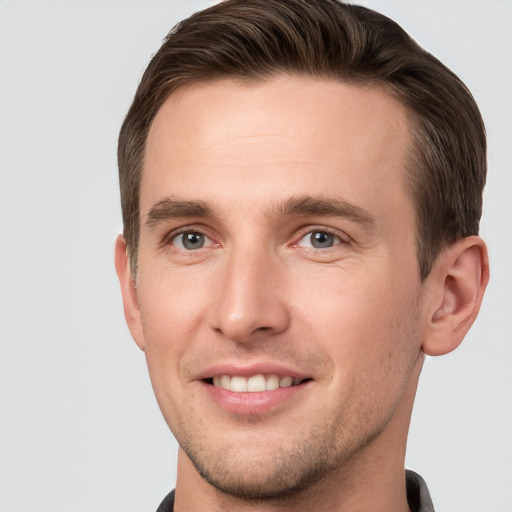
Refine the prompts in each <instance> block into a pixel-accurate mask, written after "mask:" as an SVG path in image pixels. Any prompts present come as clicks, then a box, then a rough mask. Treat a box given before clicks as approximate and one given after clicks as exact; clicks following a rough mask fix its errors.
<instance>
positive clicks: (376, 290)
mask: <svg viewBox="0 0 512 512" xmlns="http://www.w3.org/2000/svg"><path fill="white" fill-rule="evenodd" d="M329 270H331V271H330V272H329ZM390 274H391V273H389V274H388V273H386V274H384V275H380V276H379V275H376V271H375V269H369V270H368V272H366V273H358V274H357V275H356V274H355V273H349V272H340V269H324V271H323V272H319V273H318V274H317V275H316V276H312V275H311V276H310V278H309V279H308V280H307V281H303V282H302V283H301V284H300V285H297V287H296V290H295V292H294V294H293V296H294V297H295V299H294V301H293V310H294V311H295V316H296V319H297V322H298V324H299V326H300V327H299V329H302V330H305V331H307V332H308V333H309V336H310V337H311V338H312V339H314V341H315V342H316V343H317V344H318V348H319V350H322V351H324V352H325V353H326V354H327V355H329V357H330V358H331V359H332V360H333V362H334V366H335V368H336V377H335V378H337V379H341V380H343V381H344V382H345V384H346V385H348V383H349V381H351V380H353V379H357V380H359V376H361V375H362V374H366V373H368V372H372V373H373V374H379V375H380V377H379V378H382V377H383V376H385V375H392V374H393V372H396V371H397V370H398V372H399V373H400V374H402V371H401V368H403V367H404V363H406V364H405V366H406V367H409V366H410V362H409V361H410V360H412V359H414V358H415V355H414V352H415V351H416V352H417V351H418V350H419V344H420V340H419V337H418V335H417V333H416V325H417V309H418V308H417V300H416V296H417V289H416V288H415V287H414V286H411V284H410V281H409V282H407V281H406V280H402V282H399V281H398V280H396V279H393V278H390V277H388V275H390ZM371 380H373V379H371Z"/></svg>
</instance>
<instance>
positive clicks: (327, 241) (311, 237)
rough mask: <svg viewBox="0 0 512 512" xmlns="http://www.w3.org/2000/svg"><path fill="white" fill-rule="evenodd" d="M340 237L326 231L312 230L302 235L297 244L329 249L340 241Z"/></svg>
mask: <svg viewBox="0 0 512 512" xmlns="http://www.w3.org/2000/svg"><path fill="white" fill-rule="evenodd" d="M340 241H341V240H340V238H339V237H337V236H336V235H332V234H331V233H328V232H326V231H311V232H310V233H308V234H307V235H306V236H304V237H302V238H301V239H300V241H299V243H298V244H297V245H299V246H300V247H309V248H313V249H328V248H329V247H332V246H333V245H335V244H338V243H340Z"/></svg>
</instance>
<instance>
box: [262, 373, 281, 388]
mask: <svg viewBox="0 0 512 512" xmlns="http://www.w3.org/2000/svg"><path fill="white" fill-rule="evenodd" d="M278 388H279V377H278V376H277V375H269V376H268V377H267V383H266V386H265V389H266V390H267V391H273V390H274V389H278Z"/></svg>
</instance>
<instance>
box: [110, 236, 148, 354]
mask: <svg viewBox="0 0 512 512" xmlns="http://www.w3.org/2000/svg"><path fill="white" fill-rule="evenodd" d="M115 265H116V272H117V277H118V278H119V283H120V284H121V295H122V297H123V306H124V317H125V318H126V323H127V324H128V328H129V329H130V333H131V335H132V337H133V339H134V340H135V343H137V345H138V347H139V348H140V349H141V350H144V346H145V344H144V334H143V330H142V321H141V316H140V308H139V302H138V300H137V292H136V288H135V280H134V278H133V276H132V273H131V269H130V260H129V258H128V251H127V250H126V240H125V239H124V237H123V236H122V235H119V236H118V237H117V239H116V248H115Z"/></svg>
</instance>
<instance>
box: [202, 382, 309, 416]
mask: <svg viewBox="0 0 512 512" xmlns="http://www.w3.org/2000/svg"><path fill="white" fill-rule="evenodd" d="M310 382H311V381H307V382H304V383H302V384H297V385H296V386H290V387H289V388H278V389H275V390H273V391H260V392H254V393H249V392H242V393H236V392H234V391H229V390H227V389H224V388H221V387H217V386H213V385H212V384H208V383H206V382H202V383H201V384H202V387H203V389H204V390H205V391H206V392H207V393H208V395H209V396H210V397H211V398H212V399H213V401H214V402H215V403H216V404H217V405H219V406H220V407H222V409H224V410H226V411H229V412H234V413H238V414H240V415H245V416H250V415H259V414H264V413H268V412H271V411H273V410H275V409H277V408H279V407H282V406H284V405H286V404H288V403H289V402H290V401H293V400H294V399H296V398H297V397H298V396H299V395H302V393H304V391H305V389H306V388H307V387H308V386H309V384H310Z"/></svg>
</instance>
